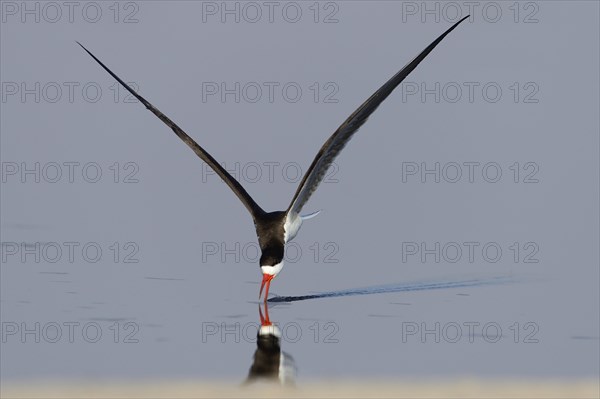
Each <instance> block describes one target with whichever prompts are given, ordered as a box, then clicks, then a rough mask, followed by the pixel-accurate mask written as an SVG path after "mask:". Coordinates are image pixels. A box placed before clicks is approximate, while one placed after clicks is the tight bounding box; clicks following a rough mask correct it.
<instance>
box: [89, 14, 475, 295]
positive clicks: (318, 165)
mask: <svg viewBox="0 0 600 399" xmlns="http://www.w3.org/2000/svg"><path fill="white" fill-rule="evenodd" d="M468 17H469V16H468V15H467V16H466V17H464V18H462V19H461V20H460V21H458V22H457V23H455V24H454V25H453V26H452V27H450V28H449V29H448V30H446V32H444V33H443V34H442V35H440V36H439V37H438V38H437V39H436V40H434V41H433V42H432V43H431V44H430V45H429V46H428V47H426V48H425V50H423V51H422V52H421V53H420V54H419V55H417V57H415V58H414V59H413V60H412V61H411V62H409V63H408V64H407V65H406V66H405V67H404V68H402V69H401V70H400V71H399V72H398V73H396V74H395V75H394V76H392V77H391V78H390V79H389V80H388V81H387V82H386V83H385V84H384V85H383V86H381V87H380V88H379V90H377V91H376V92H375V93H374V94H373V95H372V96H371V97H369V98H368V99H367V101H365V102H364V103H363V104H362V105H361V106H360V107H358V109H356V111H354V112H353V113H352V114H351V115H350V116H349V117H348V119H346V121H344V123H342V124H341V125H340V127H339V128H338V129H337V130H336V131H335V132H334V133H333V134H332V135H331V137H329V139H328V140H327V141H326V142H325V144H323V146H322V147H321V149H320V150H319V152H318V153H317V155H316V156H315V158H314V160H313V162H312V163H311V165H310V167H309V168H308V170H307V172H306V174H305V175H304V177H303V178H302V180H301V182H300V184H299V185H298V189H297V190H296V193H295V194H294V198H293V199H292V201H291V203H290V205H289V206H288V208H287V209H286V210H284V211H277V212H265V211H264V210H263V209H262V208H261V207H260V206H259V205H258V204H257V203H256V202H255V201H254V199H252V197H251V196H250V195H249V194H248V193H247V192H246V190H245V189H244V188H243V187H242V185H241V184H240V183H239V182H238V181H237V180H236V179H235V178H233V177H232V176H231V175H230V174H229V173H228V172H227V171H226V170H225V169H224V168H223V167H222V166H221V165H220V164H219V163H218V162H217V161H216V160H215V159H214V158H213V157H212V156H211V155H210V154H209V153H208V152H207V151H206V150H204V148H202V147H201V146H200V145H198V143H196V141H194V139H192V138H191V137H190V136H188V135H187V133H185V132H184V131H183V130H182V129H181V128H180V127H179V126H177V124H175V123H174V122H173V121H172V120H171V119H169V118H168V117H167V116H166V115H165V114H163V113H162V112H161V111H159V110H158V109H157V108H156V107H154V106H153V105H152V104H150V103H149V102H148V101H147V100H146V99H145V98H143V97H142V96H140V95H139V94H138V93H137V92H135V91H134V90H133V89H132V88H131V87H130V86H129V85H127V84H126V83H125V82H124V81H123V80H121V79H120V78H119V77H118V76H117V75H115V74H114V73H113V72H112V71H111V70H110V69H108V67H107V66H106V65H104V64H103V63H102V62H101V61H100V60H99V59H98V58H96V56H94V55H93V54H92V53H91V52H90V51H89V50H87V49H86V48H85V47H83V45H81V43H79V42H78V44H79V45H80V46H81V47H82V48H83V49H84V50H85V51H86V52H87V53H88V54H89V55H90V56H92V58H94V60H96V62H98V63H99V64H100V65H101V66H102V67H103V68H104V69H105V70H106V71H107V72H108V73H109V74H110V75H111V76H112V77H113V78H115V79H116V80H117V81H118V82H119V83H120V84H121V85H123V86H124V87H125V89H127V90H128V91H129V92H130V93H131V94H132V95H133V96H134V97H136V98H137V99H138V100H139V101H140V102H141V103H142V104H144V105H145V106H146V108H147V109H148V110H149V111H151V112H152V113H153V114H154V115H156V116H157V117H158V118H159V119H160V120H161V121H163V122H164V123H165V124H166V125H167V126H169V127H170V128H171V129H172V130H173V132H174V133H175V134H176V135H177V136H178V137H179V138H180V139H181V140H182V141H183V142H184V143H185V144H187V145H188V146H189V147H190V148H191V149H192V150H193V151H194V153H196V155H198V156H199V157H200V158H201V159H202V160H203V161H204V162H206V163H207V164H208V165H209V166H210V167H211V168H212V169H213V170H214V171H215V172H216V173H217V174H218V175H219V176H220V177H221V179H223V181H224V182H225V183H226V184H227V185H228V186H229V187H230V188H231V190H232V191H233V192H234V194H235V195H236V196H237V197H238V198H239V199H240V201H241V202H242V204H243V205H244V206H245V207H246V209H247V210H248V212H250V214H251V216H252V219H253V220H254V225H255V227H256V235H257V237H258V242H259V245H260V249H261V251H262V254H261V257H260V267H261V272H262V273H263V280H262V284H261V288H260V293H259V297H260V295H262V291H263V288H264V287H265V286H266V287H267V290H266V294H265V301H266V300H267V297H268V294H269V286H270V283H271V280H272V279H273V278H274V277H275V276H276V275H277V274H279V272H281V269H282V268H283V259H284V254H285V244H286V243H287V242H289V241H291V240H292V239H293V238H294V237H295V236H296V234H298V231H299V230H300V227H301V226H302V222H303V220H306V219H310V218H312V217H314V216H316V215H317V214H318V212H315V213H312V214H309V215H305V216H301V215H300V212H301V210H302V208H303V207H304V205H305V204H306V202H307V201H308V199H309V198H310V196H311V195H312V194H313V192H314V191H315V190H316V189H317V187H318V186H319V184H320V183H321V180H322V179H323V177H324V176H325V173H326V172H327V170H328V168H329V166H331V164H332V162H333V160H334V159H335V158H336V157H337V156H338V155H339V153H340V152H341V151H342V149H343V148H344V147H345V146H346V144H348V142H349V141H350V139H351V138H352V136H353V135H354V134H355V133H356V132H357V131H358V129H360V127H361V126H362V125H363V124H364V123H365V122H366V121H367V118H368V117H369V116H370V115H371V114H372V113H373V112H374V111H375V110H376V109H377V107H378V106H379V105H380V104H381V103H382V102H383V101H384V100H385V99H386V98H387V97H388V96H389V95H390V94H391V93H392V91H393V90H394V89H395V88H396V87H397V86H398V85H399V84H400V83H401V82H402V81H403V80H404V79H405V78H406V76H408V74H409V73H410V72H412V71H413V70H414V69H415V68H416V67H417V65H419V63H420V62H421V61H423V59H425V57H426V56H427V55H428V54H429V53H430V52H431V51H432V50H433V49H434V48H435V47H436V46H437V45H438V44H439V43H440V42H441V41H442V39H443V38H444V37H446V35H447V34H448V33H450V32H451V31H452V30H453V29H454V28H456V27H457V26H458V24H460V23H461V22H462V21H464V20H465V19H466V18H468Z"/></svg>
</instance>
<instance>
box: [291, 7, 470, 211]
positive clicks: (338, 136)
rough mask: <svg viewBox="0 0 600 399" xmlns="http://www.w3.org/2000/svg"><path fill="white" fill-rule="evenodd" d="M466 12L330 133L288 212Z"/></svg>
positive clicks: (296, 208) (304, 198)
mask: <svg viewBox="0 0 600 399" xmlns="http://www.w3.org/2000/svg"><path fill="white" fill-rule="evenodd" d="M468 17H469V16H468V15H467V16H466V17H464V18H463V19H461V20H460V21H458V22H457V23H455V24H454V25H452V26H451V27H450V28H449V29H448V30H447V31H446V32H444V33H443V34H442V35H441V36H440V37H438V38H437V39H435V40H434V41H433V43H431V44H430V45H429V46H427V48H426V49H425V50H423V51H422V52H421V53H420V54H419V55H417V56H416V57H415V58H414V59H413V60H412V61H411V62H409V63H408V64H406V66H405V67H404V68H402V69H401V70H400V72H398V73H397V74H395V75H394V76H392V78H391V79H390V80H388V81H387V82H386V83H385V84H384V85H383V86H381V88H380V89H379V90H377V91H376V92H375V93H374V94H373V95H372V96H371V97H369V99H368V100H367V101H365V102H364V103H363V104H362V105H361V106H360V107H358V109H357V110H356V111H354V113H352V115H350V116H349V117H348V119H346V120H345V121H344V123H342V125H341V126H340V127H339V128H338V129H337V130H336V131H335V132H334V133H333V134H332V135H331V137H329V139H328V140H327V141H326V142H325V144H323V146H322V147H321V149H320V150H319V152H318V153H317V156H316V157H315V159H314V160H313V162H312V164H311V165H310V167H309V168H308V170H307V171H306V174H305V175H304V177H303V178H302V181H301V182H300V185H299V186H298V189H297V190H296V193H295V194H294V198H293V199H292V202H291V203H290V206H289V208H288V212H293V213H300V210H301V209H302V207H303V206H304V205H305V204H306V202H307V201H308V199H309V198H310V196H311V195H312V193H313V192H314V191H315V190H316V189H317V187H318V186H319V183H321V180H323V176H324V175H325V173H326V172H327V169H328V168H329V166H330V165H331V163H332V162H333V160H334V159H335V157H337V156H338V154H339V153H340V151H342V149H343V148H344V147H345V146H346V144H348V142H349V141H350V139H351V138H352V136H353V135H354V133H356V132H357V131H358V129H359V128H360V127H361V126H362V125H363V124H364V123H365V122H366V121H367V118H368V117H369V116H370V115H371V114H372V113H373V112H374V111H375V110H376V109H377V107H378V106H379V105H380V104H381V103H382V102H383V100H385V99H386V98H387V97H388V96H389V95H390V93H391V92H392V91H394V89H395V88H396V87H397V86H398V85H399V84H400V83H401V82H402V81H403V80H404V78H406V77H407V76H408V74H409V73H411V72H412V71H413V69H415V68H416V67H417V65H419V63H420V62H421V61H423V59H425V57H427V55H428V54H429V53H430V52H431V50H433V49H434V48H435V46H437V45H438V44H439V43H440V42H441V41H442V40H443V39H444V37H446V35H447V34H448V33H450V32H452V30H454V28H456V27H457V26H458V24H460V23H461V22H462V21H464V20H465V19H467V18H468Z"/></svg>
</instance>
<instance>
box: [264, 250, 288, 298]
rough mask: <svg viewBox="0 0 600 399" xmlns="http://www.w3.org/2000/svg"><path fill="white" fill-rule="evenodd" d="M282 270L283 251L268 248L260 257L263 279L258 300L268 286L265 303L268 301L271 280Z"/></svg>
mask: <svg viewBox="0 0 600 399" xmlns="http://www.w3.org/2000/svg"><path fill="white" fill-rule="evenodd" d="M281 269H283V250H278V249H269V248H266V249H265V250H264V251H263V253H262V255H261V257H260V271H261V272H262V274H263V278H262V283H261V285H260V292H259V294H258V299H260V297H261V296H262V292H263V288H265V286H266V287H267V290H266V292H265V301H266V300H267V297H268V296H269V286H270V285H271V280H273V279H274V278H275V276H277V275H278V274H279V272H280V271H281Z"/></svg>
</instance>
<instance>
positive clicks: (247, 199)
mask: <svg viewBox="0 0 600 399" xmlns="http://www.w3.org/2000/svg"><path fill="white" fill-rule="evenodd" d="M77 44H79V45H80V46H81V47H82V48H83V49H84V50H85V51H86V52H87V53H88V54H89V55H90V56H92V58H93V59H94V60H96V62H97V63H98V64H100V66H101V67H102V68H104V70H105V71H106V72H108V73H109V74H110V75H111V76H112V77H113V78H115V79H116V80H117V82H119V83H120V84H121V85H123V87H125V89H127V91H129V92H130V93H131V94H132V95H133V96H134V97H135V98H137V99H138V100H139V101H140V102H141V103H142V104H144V105H145V106H146V108H147V109H148V110H150V112H152V113H153V114H154V115H156V116H157V117H158V119H160V120H161V121H163V122H164V124H165V125H167V126H168V127H170V128H171V129H172V130H173V131H174V132H175V134H176V135H177V137H179V138H180V139H181V140H183V142H184V143H186V144H187V145H188V147H190V148H191V149H192V151H194V152H195V153H196V155H198V156H199V157H200V158H201V159H202V160H203V161H204V162H206V163H207V164H208V166H210V167H211V168H212V169H213V170H214V171H215V172H216V173H217V174H218V175H219V176H220V177H221V179H223V181H224V182H225V183H227V185H228V186H229V188H231V190H233V192H234V193H235V195H237V196H238V198H239V199H240V200H241V201H242V203H243V204H244V206H245V207H246V209H248V211H249V212H250V214H251V215H252V217H253V218H255V217H256V216H257V215H260V214H263V213H264V211H263V210H262V208H261V207H260V206H258V204H257V203H256V202H255V201H254V200H253V199H252V197H251V196H250V194H248V193H247V192H246V190H245V189H244V187H242V185H241V184H240V183H239V182H238V181H237V180H236V179H235V178H233V176H231V175H230V174H229V173H228V172H227V171H226V170H225V169H224V168H223V167H222V166H221V165H220V164H219V163H218V162H217V161H216V160H215V159H214V158H213V157H212V156H211V155H210V154H209V153H208V152H206V150H205V149H204V148H202V147H200V145H198V143H196V142H195V141H194V139H192V138H191V137H190V136H188V135H187V133H186V132H184V131H183V129H181V128H180V127H179V126H177V125H176V124H175V122H173V121H172V120H171V119H169V118H168V117H167V116H166V115H165V114H163V113H162V112H160V111H159V110H158V109H157V108H156V107H154V106H153V105H152V104H150V103H149V102H148V101H147V100H146V99H145V98H143V97H142V96H140V95H139V94H138V93H136V92H135V90H133V89H132V88H131V87H129V85H127V83H125V82H123V80H121V78H119V77H118V76H117V75H115V74H114V73H113V72H112V71H111V70H110V69H108V67H107V66H106V65H104V64H103V63H102V61H100V60H99V59H98V58H96V56H95V55H94V54H92V53H91V52H90V51H89V50H88V49H86V48H85V47H83V45H82V44H81V43H79V42H77Z"/></svg>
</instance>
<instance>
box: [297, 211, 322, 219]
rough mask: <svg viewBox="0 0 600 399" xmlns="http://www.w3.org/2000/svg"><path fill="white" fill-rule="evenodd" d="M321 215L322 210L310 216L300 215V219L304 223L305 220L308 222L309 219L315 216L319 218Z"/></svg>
mask: <svg viewBox="0 0 600 399" xmlns="http://www.w3.org/2000/svg"><path fill="white" fill-rule="evenodd" d="M319 213H321V210H320V209H319V210H318V211H316V212H313V213H309V214H308V215H300V218H301V219H302V220H303V221H304V220H308V219H312V218H314V217H315V216H317V215H318V214H319Z"/></svg>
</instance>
